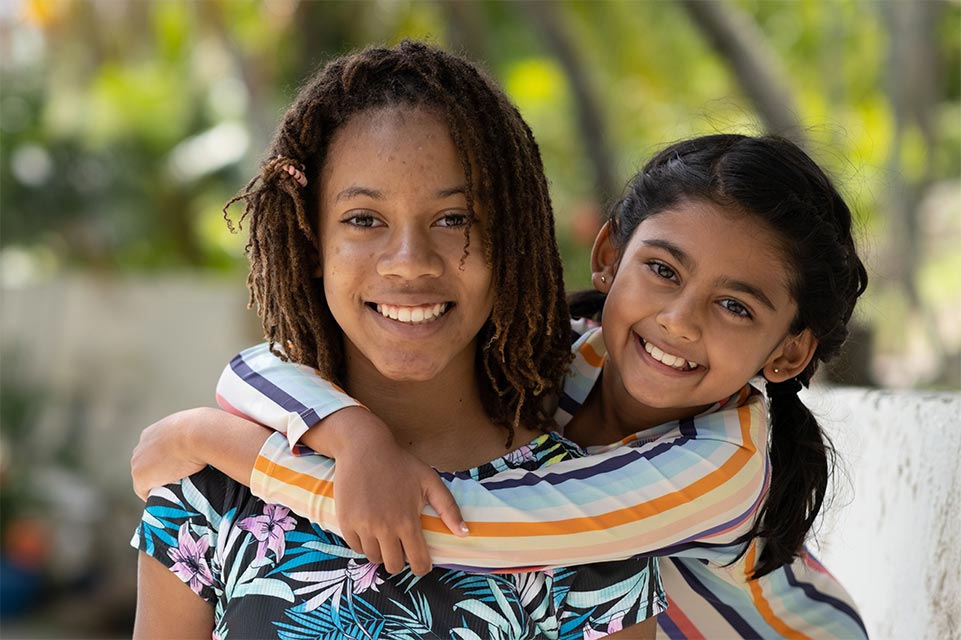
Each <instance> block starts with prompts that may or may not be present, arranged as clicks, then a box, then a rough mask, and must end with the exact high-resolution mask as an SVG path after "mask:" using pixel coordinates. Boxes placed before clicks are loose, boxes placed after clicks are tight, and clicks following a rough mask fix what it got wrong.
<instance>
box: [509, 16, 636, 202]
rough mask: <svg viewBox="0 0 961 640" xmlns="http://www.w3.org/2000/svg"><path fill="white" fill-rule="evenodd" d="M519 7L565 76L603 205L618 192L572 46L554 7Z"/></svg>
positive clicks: (594, 106)
mask: <svg viewBox="0 0 961 640" xmlns="http://www.w3.org/2000/svg"><path fill="white" fill-rule="evenodd" d="M519 6H520V7H521V8H522V9H523V13H524V16H525V17H526V19H527V21H528V23H529V24H530V26H531V28H532V29H534V30H535V31H537V32H538V33H540V35H541V37H542V38H543V39H544V41H545V43H546V44H547V46H548V48H549V49H550V50H551V52H552V53H553V54H554V56H555V57H556V58H557V61H558V63H560V65H561V68H562V69H563V70H564V72H565V74H566V75H567V80H568V82H569V83H570V87H571V93H572V94H573V97H574V106H575V109H576V110H577V128H578V130H579V131H580V134H581V139H582V141H583V143H584V147H585V149H586V151H587V157H588V159H589V160H590V161H591V165H592V166H593V167H594V193H595V197H596V198H597V202H598V203H601V204H603V203H605V202H607V201H608V200H609V199H610V198H612V197H614V196H615V195H617V193H618V192H619V191H620V189H619V188H618V186H617V180H616V179H615V177H614V168H613V165H612V162H611V153H610V151H609V150H608V147H607V138H606V136H605V133H604V120H603V116H602V115H601V110H600V108H599V106H598V101H597V100H596V99H595V97H594V96H595V94H594V91H593V90H592V87H591V86H590V82H589V79H588V75H587V73H586V72H585V70H584V67H583V65H582V64H581V59H580V56H579V55H578V54H577V50H576V46H575V45H574V43H573V42H572V40H571V38H570V36H569V35H568V34H567V32H566V31H565V30H564V28H563V25H562V24H561V21H560V19H559V17H558V15H557V10H556V6H555V5H554V3H552V2H546V1H537V0H534V1H530V2H528V1H525V2H521V3H519Z"/></svg>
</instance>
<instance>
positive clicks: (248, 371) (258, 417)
mask: <svg viewBox="0 0 961 640" xmlns="http://www.w3.org/2000/svg"><path fill="white" fill-rule="evenodd" d="M217 403H218V404H219V405H220V406H221V407H222V408H223V409H224V410H225V411H228V412H230V413H233V414H235V415H238V416H240V417H242V418H246V419H248V420H253V421H254V422H258V423H260V424H262V425H264V426H266V427H269V428H271V429H273V430H274V431H279V432H280V433H283V434H286V436H287V440H288V442H289V443H290V450H291V453H294V454H303V453H308V452H309V450H306V448H305V447H302V446H300V445H298V442H299V441H300V439H301V438H302V437H303V435H304V433H306V432H307V430H308V429H310V428H311V427H312V426H314V425H315V424H317V423H318V422H320V421H321V420H323V419H324V418H326V417H327V416H329V415H330V414H332V413H334V412H336V411H339V410H341V409H346V408H347V407H362V406H363V405H362V404H360V403H359V402H357V401H356V400H354V399H353V398H351V397H350V396H349V395H347V394H346V393H344V391H343V390H342V389H340V388H339V387H338V386H337V385H335V384H333V383H331V382H328V381H327V380H324V379H323V378H322V377H320V375H319V374H318V373H317V372H316V371H315V370H314V369H311V368H310V367H307V366H304V365H300V364H296V363H293V362H284V361H283V360H281V359H280V358H278V357H277V356H276V355H274V354H273V353H271V351H270V346H269V345H268V344H267V343H263V344H259V345H256V346H253V347H250V348H249V349H245V350H244V351H242V352H240V353H239V354H237V355H236V356H234V358H233V360H231V361H230V363H229V364H228V365H227V366H226V367H225V368H224V370H223V373H221V374H220V380H219V381H218V382H217Z"/></svg>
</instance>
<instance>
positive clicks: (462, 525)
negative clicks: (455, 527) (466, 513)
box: [460, 522, 470, 536]
mask: <svg viewBox="0 0 961 640" xmlns="http://www.w3.org/2000/svg"><path fill="white" fill-rule="evenodd" d="M460 532H461V533H463V534H464V535H465V536H466V535H467V534H469V533H470V529H468V528H467V523H466V522H461V523H460Z"/></svg>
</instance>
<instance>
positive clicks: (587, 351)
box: [578, 342, 604, 369]
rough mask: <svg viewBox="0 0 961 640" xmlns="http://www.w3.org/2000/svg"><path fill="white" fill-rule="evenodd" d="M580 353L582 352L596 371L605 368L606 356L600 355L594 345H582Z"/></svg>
mask: <svg viewBox="0 0 961 640" xmlns="http://www.w3.org/2000/svg"><path fill="white" fill-rule="evenodd" d="M578 351H579V352H580V354H581V356H582V357H583V358H584V360H585V361H586V362H587V364H589V365H591V366H592V367H594V368H595V369H599V368H601V367H602V366H604V356H602V355H601V354H599V353H598V352H597V351H596V350H595V349H594V345H592V344H591V343H590V342H585V343H584V344H582V345H581V348H580V349H578Z"/></svg>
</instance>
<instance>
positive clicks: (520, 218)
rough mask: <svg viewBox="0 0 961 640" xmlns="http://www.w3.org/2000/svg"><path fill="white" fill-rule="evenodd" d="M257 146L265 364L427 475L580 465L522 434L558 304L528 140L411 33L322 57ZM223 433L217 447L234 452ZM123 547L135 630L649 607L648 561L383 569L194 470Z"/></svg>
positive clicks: (526, 627)
mask: <svg viewBox="0 0 961 640" xmlns="http://www.w3.org/2000/svg"><path fill="white" fill-rule="evenodd" d="M269 155H270V158H271V159H270V160H269V161H268V162H267V163H266V164H265V165H264V166H263V169H262V171H261V173H260V175H259V176H258V177H257V178H256V179H255V180H254V181H252V182H251V183H250V184H249V185H248V186H247V189H246V191H245V192H244V193H243V194H242V195H241V196H239V198H238V199H243V200H246V203H247V204H246V209H245V212H244V217H245V218H248V219H249V224H250V241H249V244H248V254H249V257H250V261H251V272H250V278H249V281H248V283H249V287H250V290H251V295H252V298H253V301H254V302H256V303H257V305H258V308H259V311H260V314H261V317H262V319H263V324H264V330H265V332H266V334H267V338H268V340H269V341H270V344H271V345H280V349H279V350H278V354H279V355H280V357H282V358H284V359H287V358H290V359H292V360H295V361H297V362H301V363H305V364H308V365H310V366H311V367H313V368H315V369H316V370H317V371H318V372H319V373H320V374H321V375H323V376H325V377H326V378H328V379H331V380H336V381H337V382H338V383H339V384H341V385H343V387H344V388H345V389H346V390H348V391H349V392H350V393H351V394H352V395H354V396H356V397H357V398H359V399H361V400H363V401H364V402H365V403H366V404H367V405H368V406H369V407H370V408H371V409H372V410H375V411H376V412H377V413H378V414H380V415H382V416H386V417H387V419H388V422H389V424H390V433H391V435H392V437H394V438H396V439H398V440H400V441H403V442H405V443H407V444H408V446H409V447H410V450H411V451H412V452H414V453H415V454H416V455H417V456H419V457H420V458H422V459H423V460H425V461H426V462H428V463H430V464H431V465H433V466H435V467H437V468H439V469H444V470H449V471H451V472H454V473H453V475H452V476H451V477H462V478H471V479H475V480H477V479H481V478H484V477H487V476H489V475H492V474H493V473H495V472H496V471H500V470H504V469H512V468H521V469H535V468H539V467H542V466H544V465H546V464H549V463H552V462H555V461H559V460H564V459H571V458H574V457H580V456H581V455H583V454H582V453H581V452H580V450H579V449H578V448H577V447H576V446H575V445H573V444H571V443H569V442H568V441H566V440H564V439H562V438H560V437H559V436H557V435H555V434H552V433H545V431H546V430H547V429H548V428H550V427H552V426H553V423H552V420H551V419H550V417H549V415H547V414H546V413H545V411H544V409H543V399H544V397H545V396H547V395H549V394H552V393H555V392H556V391H557V390H558V388H559V384H560V380H561V377H562V375H563V372H564V369H565V367H566V365H567V363H568V362H569V360H570V356H569V349H568V344H569V327H568V323H567V307H566V304H565V301H564V297H563V286H562V282H561V278H560V275H559V274H560V273H561V271H560V260H559V256H558V253H557V247H556V244H555V241H554V233H553V218H552V213H551V206H550V200H549V197H548V192H547V185H546V180H545V178H544V174H543V168H542V165H541V161H540V158H539V153H538V149H537V146H536V144H535V143H534V140H533V137H532V135H531V133H530V130H529V129H528V127H527V126H526V124H525V123H524V121H523V120H522V118H521V117H520V115H519V113H518V112H517V110H516V109H515V108H514V107H513V106H512V105H511V104H510V103H509V101H508V100H507V98H506V96H504V95H503V93H502V92H501V91H500V90H499V89H497V88H496V86H495V85H493V84H492V83H491V82H490V81H489V80H488V79H486V78H485V77H484V76H483V75H482V74H480V73H479V72H478V70H477V69H476V68H474V67H473V66H472V65H470V64H469V63H467V62H465V61H464V60H461V59H459V58H457V57H454V56H451V55H448V54H446V53H444V52H442V51H440V50H437V49H435V48H432V47H429V46H426V45H423V44H417V43H409V42H408V43H403V44H401V45H400V46H398V47H397V48H394V49H369V50H366V51H363V52H361V53H358V54H355V55H350V56H345V57H342V58H338V59H336V60H334V61H332V62H330V63H329V64H328V65H327V66H326V67H325V68H324V69H323V70H321V71H320V72H319V73H318V74H317V75H316V76H315V77H314V78H313V79H312V80H311V81H310V82H309V83H308V84H307V85H306V86H305V87H304V88H303V89H302V90H301V92H300V94H299V96H298V98H297V100H296V101H295V103H294V104H293V106H292V107H291V108H290V109H289V111H288V112H287V114H286V116H285V117H284V120H283V123H282V124H281V126H280V129H279V132H278V134H277V136H276V138H275V140H274V142H273V144H272V147H271V149H270V154H269ZM242 220H243V218H242ZM517 299H524V300H527V301H530V302H532V303H533V304H532V305H531V306H530V307H529V310H528V312H527V313H525V312H524V311H523V310H520V311H518V310H517V309H515V307H514V304H513V303H514V301H515V300H517ZM535 310H536V314H537V317H536V318H534V317H533V315H534V314H535ZM542 314H543V315H542ZM545 316H546V317H545ZM270 350H271V349H270V347H268V346H267V345H264V346H263V347H256V348H254V349H252V350H249V351H247V352H245V353H244V355H243V358H244V359H247V360H248V361H250V362H255V363H256V362H257V361H258V359H264V358H270V359H273V356H272V355H270ZM452 415H456V416H457V418H458V420H457V425H456V427H450V426H449V425H448V422H449V418H450V416H452ZM239 433H240V432H239V431H238V437H236V438H233V437H228V438H226V439H225V440H224V441H223V442H221V443H218V445H219V446H220V447H221V448H222V449H223V450H224V451H227V452H230V451H234V450H239V449H238V447H240V446H241V445H242V444H243V439H242V437H241V436H240V435H239ZM505 441H506V445H505ZM367 442H368V445H370V446H371V447H372V448H379V447H380V446H381V444H380V443H378V442H376V441H375V440H373V439H368V440H367ZM519 445H523V446H519ZM465 469H466V471H465ZM370 471H371V472H374V473H378V474H384V473H389V470H388V469H371V470H370ZM351 542H353V543H354V545H353V546H356V542H357V541H356V540H352V541H351ZM134 545H135V546H136V547H138V548H139V549H140V551H141V555H140V559H141V561H140V568H139V579H138V605H137V620H136V627H135V636H137V637H200V636H204V637H210V636H211V634H213V636H214V637H227V635H228V633H229V634H230V635H231V637H233V636H238V635H239V636H242V637H258V638H261V637H278V636H280V637H290V638H298V637H333V635H337V637H349V638H411V639H413V638H439V637H445V638H446V637H452V638H453V637H457V638H480V637H484V638H488V637H511V638H531V639H534V638H582V637H585V636H589V637H596V636H600V635H607V632H608V631H614V630H617V629H620V628H622V627H630V626H631V625H633V624H634V623H636V622H640V621H643V620H647V619H652V618H653V616H654V615H656V614H657V613H659V612H660V611H661V610H662V609H663V608H665V606H666V603H665V601H664V596H663V592H662V591H661V589H660V584H659V578H658V574H657V567H656V562H655V561H654V560H650V559H634V560H624V561H620V562H611V563H604V564H595V565H585V566H581V567H578V568H576V569H557V570H552V571H538V572H524V573H517V574H505V575H497V576H493V575H477V574H469V573H465V572H464V571H458V570H452V569H446V570H445V569H436V570H433V571H430V572H428V573H426V574H423V575H416V574H415V573H414V572H412V571H411V570H409V569H408V570H403V566H402V565H400V566H394V565H391V566H388V567H387V570H386V571H385V570H384V568H382V567H380V566H379V565H378V562H379V561H380V557H379V554H378V552H377V551H375V550H373V549H371V550H369V552H368V553H366V557H364V556H363V555H361V554H359V553H355V552H353V551H351V549H350V547H349V546H348V544H347V543H346V542H345V541H344V540H343V539H341V538H338V537H337V536H335V535H332V534H329V533H327V532H325V531H323V530H321V529H320V528H318V527H316V526H315V525H313V524H311V523H310V522H309V521H308V520H307V519H305V518H300V517H298V516H295V515H294V514H291V513H290V512H289V510H288V509H287V508H285V507H283V506H281V505H278V504H268V503H265V502H263V501H261V500H258V499H256V498H254V497H253V496H252V495H251V494H250V491H249V490H248V489H247V488H246V487H244V486H243V485H241V484H240V483H238V482H236V481H233V480H231V479H230V478H228V477H227V476H226V475H224V474H223V473H221V472H219V471H216V470H215V469H213V468H207V469H204V470H201V471H200V472H199V473H196V474H194V475H192V476H191V477H189V478H186V479H184V480H182V481H180V482H177V483H174V484H170V485H167V486H165V487H162V488H160V489H158V490H157V491H155V492H154V493H153V494H152V495H151V496H150V498H149V500H148V501H147V506H146V509H145V511H144V514H143V518H142V521H141V524H140V526H139V527H138V531H137V534H136V535H135V537H134ZM364 551H367V550H364ZM171 613H173V614H174V615H170V614H171ZM651 622H653V620H651ZM624 633H625V636H623V637H632V638H641V637H653V627H652V626H651V625H650V624H646V625H637V626H636V627H633V628H629V629H626V630H625V632H624Z"/></svg>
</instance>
